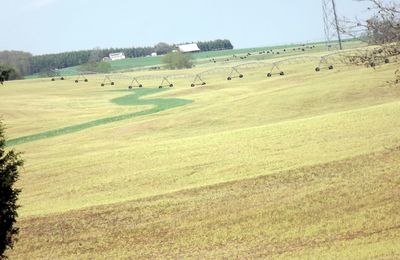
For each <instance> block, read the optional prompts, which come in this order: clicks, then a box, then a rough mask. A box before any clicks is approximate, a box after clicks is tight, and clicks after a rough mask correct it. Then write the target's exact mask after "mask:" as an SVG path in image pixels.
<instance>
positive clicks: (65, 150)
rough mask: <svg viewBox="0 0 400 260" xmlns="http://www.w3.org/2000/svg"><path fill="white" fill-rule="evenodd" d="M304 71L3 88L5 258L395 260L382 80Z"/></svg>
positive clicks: (390, 140) (384, 70)
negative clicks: (10, 167) (16, 154)
mask: <svg viewBox="0 0 400 260" xmlns="http://www.w3.org/2000/svg"><path fill="white" fill-rule="evenodd" d="M314 67H315V64H313V63H304V64H292V65H286V66H285V67H284V68H283V69H284V70H285V73H286V75H285V76H275V75H274V76H273V77H271V78H267V77H265V74H266V72H267V71H268V70H267V69H266V68H263V67H258V68H247V69H243V74H244V78H243V79H233V80H232V81H227V80H226V77H227V75H226V74H224V73H222V72H219V73H211V74H209V75H207V76H205V78H204V80H205V81H207V85H206V86H204V87H195V88H190V87H189V85H190V83H191V79H189V78H177V79H175V80H174V87H173V88H163V89H158V88H157V86H158V84H159V81H158V80H156V79H149V80H147V81H146V82H145V84H144V85H145V87H144V88H142V89H133V90H128V89H127V86H128V85H129V83H130V82H129V80H116V85H115V86H105V87H100V86H99V85H100V82H101V81H102V80H103V77H102V76H101V75H98V76H95V75H92V76H90V77H89V82H88V83H79V84H75V83H73V81H72V79H67V80H65V81H56V82H51V81H48V80H43V79H34V80H25V81H13V82H6V84H5V86H3V87H0V96H1V97H2V99H1V101H0V114H1V115H2V117H3V120H4V122H5V123H6V126H7V129H6V134H7V136H8V138H9V140H8V143H7V144H8V145H9V146H10V147H12V148H15V149H16V150H18V151H21V152H23V158H24V160H25V167H24V170H23V172H22V174H21V178H20V181H19V183H18V186H19V187H21V188H22V193H21V195H20V201H19V202H20V205H21V208H20V209H19V214H20V217H19V221H18V225H19V227H20V236H19V241H18V242H17V243H16V245H15V248H14V250H12V251H9V256H10V258H11V259H40V258H42V259H43V258H45V259H64V258H65V259H77V258H103V259H104V258H108V259H110V258H111V259H113V258H156V259H165V258H184V259H186V258H241V259H243V258H277V257H283V258H292V257H299V258H307V259H308V258H312V259H326V258H327V259H332V258H348V259H354V258H361V259H362V258H373V259H375V258H380V259H395V258H400V246H399V245H400V214H399V208H400V200H399V199H398V198H399V196H400V175H399V172H400V87H398V86H397V87H396V86H390V85H387V84H385V82H386V81H387V80H389V79H391V78H392V77H393V71H394V69H395V68H396V64H387V65H384V66H382V67H379V68H377V69H376V70H372V69H368V68H362V67H335V69H334V70H332V71H328V70H323V71H321V72H319V73H316V72H315V71H314ZM202 70H204V67H203V68H199V67H196V68H195V69H191V70H184V71H182V72H179V71H178V72H177V71H174V72H168V71H161V72H146V73H148V74H149V75H153V74H160V73H165V74H166V75H167V74H175V73H190V74H196V73H199V72H201V71H202Z"/></svg>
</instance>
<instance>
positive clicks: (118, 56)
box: [108, 52, 125, 60]
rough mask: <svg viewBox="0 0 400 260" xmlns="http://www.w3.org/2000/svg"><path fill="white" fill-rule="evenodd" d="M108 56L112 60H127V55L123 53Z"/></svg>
mask: <svg viewBox="0 0 400 260" xmlns="http://www.w3.org/2000/svg"><path fill="white" fill-rule="evenodd" d="M108 56H109V57H110V60H125V54H124V53H123V52H116V53H110V54H109V55H108Z"/></svg>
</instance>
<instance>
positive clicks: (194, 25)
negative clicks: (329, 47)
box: [0, 0, 365, 54]
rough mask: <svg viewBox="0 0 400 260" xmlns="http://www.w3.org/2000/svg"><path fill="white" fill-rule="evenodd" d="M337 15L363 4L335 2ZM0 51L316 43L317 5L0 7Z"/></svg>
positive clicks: (169, 1) (68, 1) (89, 1)
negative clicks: (218, 41)
mask: <svg viewBox="0 0 400 260" xmlns="http://www.w3.org/2000/svg"><path fill="white" fill-rule="evenodd" d="M336 1H337V5H338V12H339V13H340V16H348V17H354V16H355V15H358V14H360V13H362V12H363V11H364V10H365V4H360V3H357V2H354V1H352V0H336ZM0 7H1V13H0V24H1V25H2V27H3V28H2V29H3V30H2V31H3V33H2V36H1V37H0V50H23V51H29V52H31V53H33V54H43V53H56V52H62V51H71V50H82V49H92V48H94V47H101V48H108V47H131V46H137V47H139V46H152V45H154V44H156V43H158V42H161V41H162V42H167V43H181V42H191V41H199V40H213V39H217V38H221V39H225V38H226V39H230V40H231V41H232V43H233V45H234V46H235V48H244V47H257V46H268V45H274V44H285V43H297V42H306V41H318V40H323V39H324V31H323V23H322V8H321V1H320V0H274V1H272V0H246V1H242V0H239V1H235V0H199V1H190V0H186V1H183V0H165V1H161V0H152V1H150V0H147V1H145V0H131V1H129V0H113V1H108V0H0Z"/></svg>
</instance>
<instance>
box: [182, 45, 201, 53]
mask: <svg viewBox="0 0 400 260" xmlns="http://www.w3.org/2000/svg"><path fill="white" fill-rule="evenodd" d="M178 50H179V51H180V52H183V53H186V52H196V51H200V48H199V46H197V44H196V43H190V44H183V45H178Z"/></svg>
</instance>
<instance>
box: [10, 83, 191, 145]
mask: <svg viewBox="0 0 400 260" xmlns="http://www.w3.org/2000/svg"><path fill="white" fill-rule="evenodd" d="M165 90H167V89H136V90H133V91H132V90H130V91H129V92H131V94H129V95H125V96H123V97H119V98H115V99H112V100H111V102H112V103H114V104H117V105H120V106H142V105H153V106H154V107H153V108H150V109H147V110H143V111H139V112H135V113H129V114H123V115H118V116H111V117H105V118H101V119H97V120H93V121H89V122H86V123H81V124H76V125H72V126H67V127H63V128H59V129H54V130H49V131H45V132H41V133H38V134H33V135H27V136H22V137H18V138H15V139H11V140H8V141H7V142H6V145H7V146H13V145H18V144H24V143H29V142H33V141H38V140H42V139H46V138H51V137H56V136H61V135H65V134H71V133H75V132H79V131H82V130H86V129H88V128H92V127H96V126H100V125H105V124H110V123H114V122H117V121H122V120H127V119H131V118H135V117H138V116H145V115H150V114H154V113H158V112H161V111H164V110H168V109H172V108H176V107H180V106H184V105H187V104H190V103H192V102H193V101H192V100H187V99H179V98H153V99H141V97H143V96H146V95H151V94H155V93H160V92H163V91H165ZM117 91H118V92H127V90H122V91H121V90H117ZM132 92H133V93H132Z"/></svg>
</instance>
